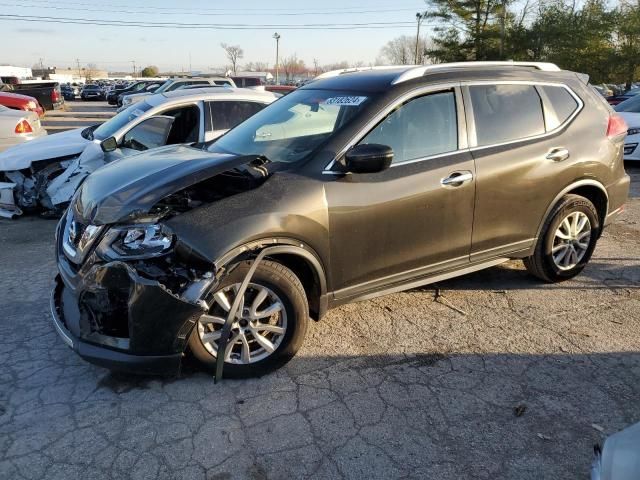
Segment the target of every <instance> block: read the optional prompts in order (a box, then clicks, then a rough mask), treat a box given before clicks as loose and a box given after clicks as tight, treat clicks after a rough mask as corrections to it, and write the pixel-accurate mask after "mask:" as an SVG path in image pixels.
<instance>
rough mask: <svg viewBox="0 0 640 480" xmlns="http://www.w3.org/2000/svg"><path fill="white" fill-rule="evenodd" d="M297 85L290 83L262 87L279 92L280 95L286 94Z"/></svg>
mask: <svg viewBox="0 0 640 480" xmlns="http://www.w3.org/2000/svg"><path fill="white" fill-rule="evenodd" d="M296 88H297V87H294V86H292V85H265V87H264V89H265V90H266V91H267V92H273V93H279V94H280V95H287V94H288V93H291V92H293V91H294V90H295V89H296Z"/></svg>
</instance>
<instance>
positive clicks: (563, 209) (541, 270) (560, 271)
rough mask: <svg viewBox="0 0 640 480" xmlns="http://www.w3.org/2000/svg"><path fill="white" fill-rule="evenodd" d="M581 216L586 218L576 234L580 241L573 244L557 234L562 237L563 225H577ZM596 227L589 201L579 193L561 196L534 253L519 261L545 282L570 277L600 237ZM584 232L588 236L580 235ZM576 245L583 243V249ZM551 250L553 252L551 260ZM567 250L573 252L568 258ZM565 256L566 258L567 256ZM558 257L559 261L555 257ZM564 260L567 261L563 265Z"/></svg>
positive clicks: (590, 252)
mask: <svg viewBox="0 0 640 480" xmlns="http://www.w3.org/2000/svg"><path fill="white" fill-rule="evenodd" d="M584 217H586V218H587V219H588V223H587V224H585V226H584V227H583V228H584V229H583V230H582V231H581V232H579V235H577V238H580V237H581V236H582V240H583V241H582V242H580V243H576V241H577V240H575V239H574V240H571V239H564V238H560V237H559V236H558V235H563V236H565V235H566V233H565V232H567V231H568V230H567V227H566V226H567V225H568V226H571V225H572V224H573V222H577V223H578V224H579V220H582V219H583V218H584ZM565 219H567V221H568V222H569V223H568V224H565V223H563V222H565ZM578 219H579V220H578ZM561 225H562V227H561ZM559 228H560V231H559ZM600 229H601V226H600V219H599V217H598V211H597V210H596V207H595V206H594V205H593V203H592V202H591V201H590V200H588V199H586V198H584V197H581V196H580V195H573V194H570V195H565V196H564V197H562V199H561V200H560V201H559V202H558V204H557V205H556V206H555V207H554V208H553V210H552V211H551V213H549V216H548V217H547V219H546V220H545V223H544V225H543V227H542V234H541V236H540V238H538V242H537V243H536V246H535V250H534V253H533V255H532V256H530V257H527V258H525V259H524V260H523V261H524V265H525V267H526V268H527V270H528V272H529V273H530V274H532V275H533V276H535V277H537V278H539V279H541V280H544V281H545V282H549V283H556V282H562V281H564V280H568V279H570V278H573V277H575V276H576V275H578V274H579V273H580V272H581V271H582V270H583V269H584V267H585V266H586V265H587V263H588V262H589V259H590V258H591V255H592V254H593V250H594V249H595V247H596V243H597V241H598V237H599V236H600ZM587 232H589V235H588V237H586V236H584V235H586V233H587ZM570 236H573V235H570ZM585 239H586V240H585ZM580 245H586V248H582V247H580ZM565 246H567V248H565ZM552 249H553V250H554V251H557V253H555V255H556V257H555V259H554V253H552ZM571 251H575V252H576V254H575V256H573V257H571V255H570V252H571ZM563 252H564V253H565V255H564V256H563ZM567 255H569V256H570V258H567ZM580 255H581V256H580ZM559 258H560V260H558V259H559ZM564 263H567V264H566V265H563V264H564Z"/></svg>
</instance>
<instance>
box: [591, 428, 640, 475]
mask: <svg viewBox="0 0 640 480" xmlns="http://www.w3.org/2000/svg"><path fill="white" fill-rule="evenodd" d="M638 445H640V423H635V424H633V425H631V426H629V427H627V428H625V429H624V430H622V431H620V432H617V433H614V434H613V435H611V436H609V437H607V439H606V440H605V441H604V445H602V447H600V445H596V446H595V447H594V449H593V450H594V458H593V463H592V464H591V480H636V479H637V478H638V472H640V449H639V448H638Z"/></svg>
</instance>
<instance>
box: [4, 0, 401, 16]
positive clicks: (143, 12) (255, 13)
mask: <svg viewBox="0 0 640 480" xmlns="http://www.w3.org/2000/svg"><path fill="white" fill-rule="evenodd" d="M30 1H34V0H30ZM59 5H60V3H58V5H57V6H56V5H37V4H30V5H28V4H25V3H21V4H20V5H16V4H14V3H0V6H3V7H15V8H46V9H49V10H69V7H61V6H59ZM74 5H75V4H74ZM78 5H88V4H78ZM100 6H101V7H103V8H95V5H94V6H93V7H94V8H92V9H91V11H92V12H107V13H122V14H133V15H171V16H176V15H196V16H211V17H231V16H239V15H242V16H243V17H244V16H259V17H265V16H278V17H283V16H286V17H297V16H308V15H333V16H335V15H336V12H335V11H315V12H312V11H309V12H274V11H273V10H271V11H269V12H260V11H256V10H252V11H250V12H243V11H240V12H236V13H230V12H231V10H225V11H224V12H216V13H211V12H203V11H198V12H194V11H183V10H181V9H176V10H178V11H175V12H173V11H171V12H170V11H156V12H154V11H149V10H148V9H147V8H146V7H145V8H144V10H116V9H113V8H108V6H105V5H100ZM105 7H106V8H105ZM114 8H129V7H127V6H124V5H123V6H122V7H114ZM134 8H135V7H134ZM157 8H160V7H157ZM401 10H413V9H412V8H404V9H398V8H392V9H391V8H390V9H380V10H354V11H343V12H341V14H343V15H344V14H347V15H348V14H353V15H361V14H380V13H390V12H398V11H401Z"/></svg>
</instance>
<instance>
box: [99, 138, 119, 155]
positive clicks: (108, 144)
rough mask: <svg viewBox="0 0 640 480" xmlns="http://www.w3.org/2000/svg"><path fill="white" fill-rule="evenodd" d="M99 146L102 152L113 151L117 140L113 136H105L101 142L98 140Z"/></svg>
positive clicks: (116, 146) (116, 145)
mask: <svg viewBox="0 0 640 480" xmlns="http://www.w3.org/2000/svg"><path fill="white" fill-rule="evenodd" d="M100 148H102V151H103V152H104V153H108V152H113V151H114V150H115V149H116V148H118V142H116V139H115V137H109V138H105V139H104V140H103V141H102V142H100Z"/></svg>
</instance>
